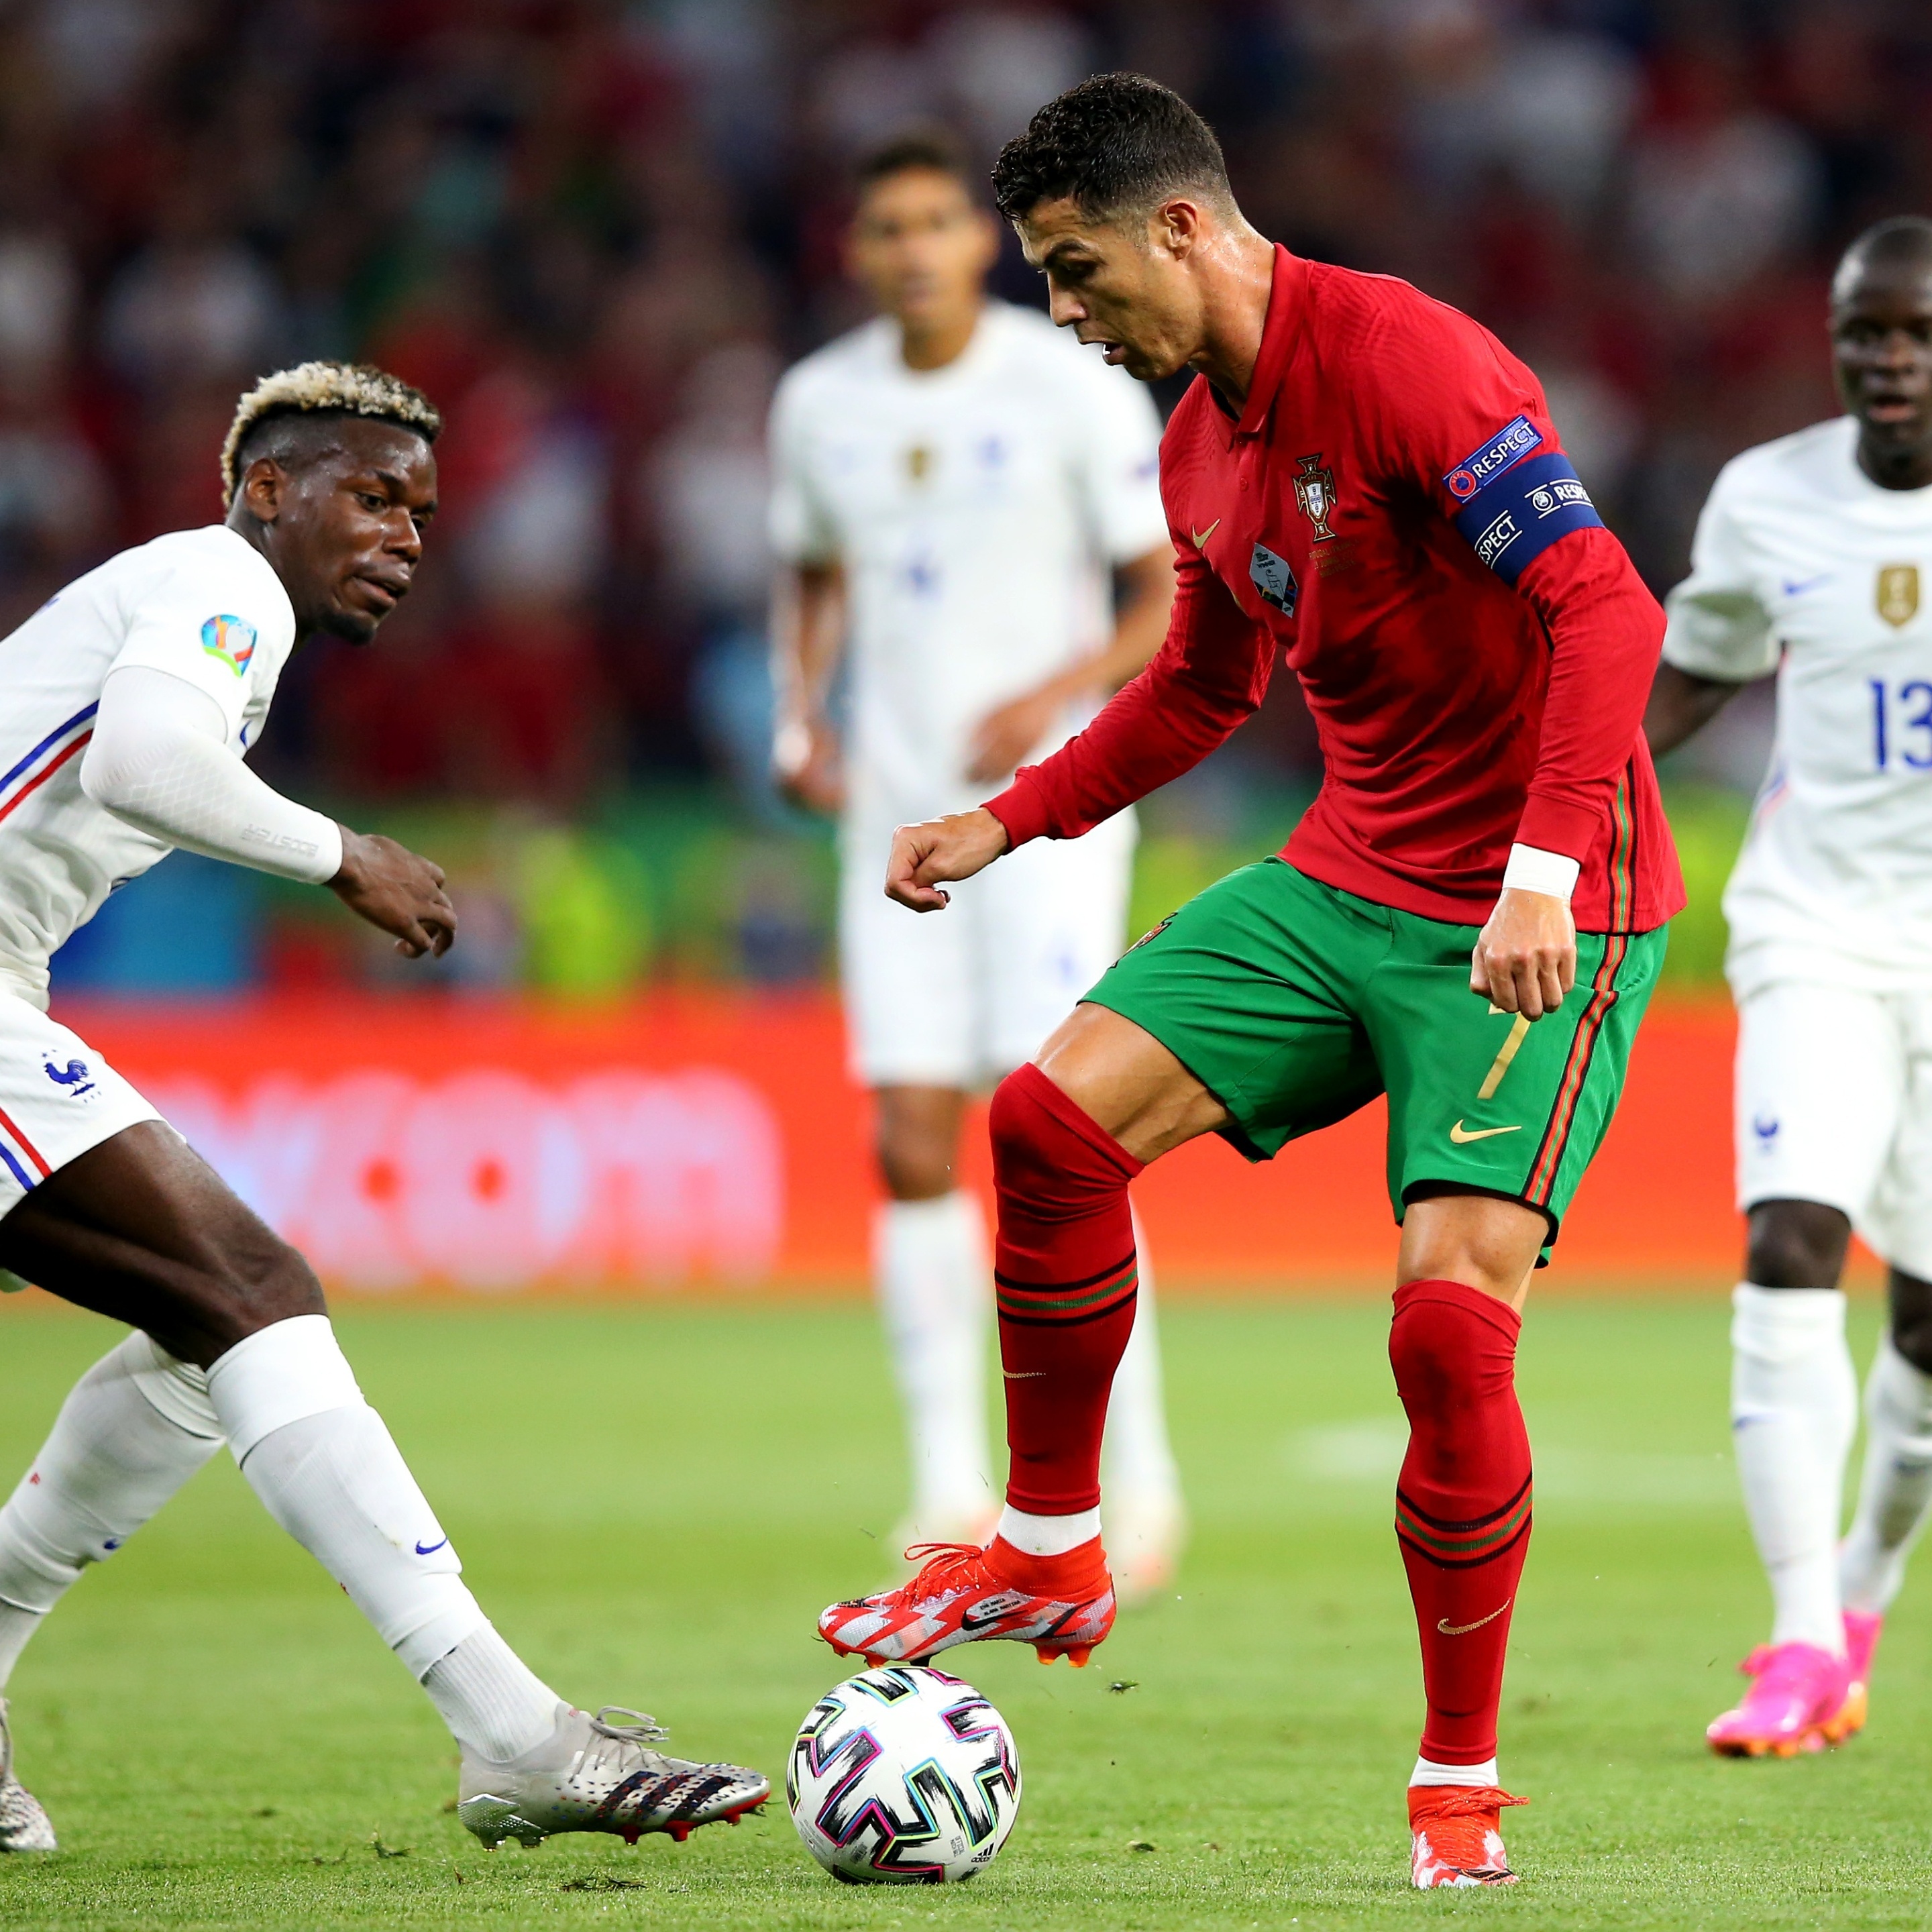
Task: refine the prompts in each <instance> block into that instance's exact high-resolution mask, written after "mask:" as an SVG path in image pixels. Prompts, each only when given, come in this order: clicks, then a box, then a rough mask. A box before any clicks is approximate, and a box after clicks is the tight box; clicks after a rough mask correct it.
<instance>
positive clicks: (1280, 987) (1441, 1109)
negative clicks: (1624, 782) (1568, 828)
mask: <svg viewBox="0 0 1932 1932" xmlns="http://www.w3.org/2000/svg"><path fill="white" fill-rule="evenodd" d="M1479 930H1480V929H1479V928H1478V927H1475V926H1450V925H1447V924H1445V922H1442V920H1440V919H1423V918H1421V917H1418V916H1417V915H1416V914H1415V913H1406V912H1397V910H1394V908H1393V907H1389V906H1384V905H1377V904H1375V903H1373V901H1370V900H1368V899H1363V898H1356V897H1355V895H1354V894H1353V893H1352V892H1340V891H1338V890H1337V889H1336V888H1335V887H1334V886H1325V885H1322V884H1319V883H1317V882H1316V880H1313V879H1311V878H1310V877H1307V874H1304V873H1301V872H1298V871H1296V870H1295V868H1294V867H1293V866H1292V865H1289V864H1288V863H1286V862H1285V861H1284V860H1283V859H1263V860H1262V862H1260V864H1259V865H1246V866H1244V867H1243V868H1241V871H1238V872H1235V873H1231V874H1229V876H1228V877H1226V878H1225V879H1223V880H1221V881H1220V883H1218V884H1217V885H1213V886H1209V887H1208V889H1207V890H1206V891H1205V892H1202V893H1201V894H1200V895H1199V897H1197V898H1193V899H1190V901H1188V903H1187V904H1186V905H1184V906H1183V907H1181V910H1180V911H1178V913H1175V915H1174V916H1173V917H1172V919H1168V920H1167V921H1166V922H1164V923H1163V925H1161V926H1157V928H1156V929H1154V932H1151V933H1150V934H1148V936H1147V938H1145V939H1143V940H1142V941H1140V942H1139V944H1137V945H1136V946H1135V947H1132V948H1131V949H1130V950H1129V951H1128V952H1127V953H1126V954H1125V955H1124V956H1123V957H1122V958H1121V959H1120V960H1119V961H1118V962H1117V963H1116V964H1115V965H1114V966H1113V967H1112V968H1111V969H1110V970H1109V971H1108V973H1107V974H1106V976H1105V977H1104V978H1103V979H1102V980H1101V981H1100V983H1099V985H1097V986H1095V987H1094V989H1093V991H1092V992H1090V993H1089V994H1088V995H1087V998H1088V999H1089V1000H1090V1001H1092V1002H1093V1003H1094V1004H1095V1005H1097V1006H1103V1007H1109V1008H1111V1009H1112V1010H1113V1011H1114V1012H1115V1013H1120V1014H1121V1015H1123V1016H1124V1017H1126V1018H1127V1019H1130V1020H1132V1021H1133V1022H1134V1023H1135V1025H1136V1026H1140V1027H1144V1028H1145V1029H1146V1030H1147V1031H1148V1032H1149V1033H1151V1034H1153V1035H1154V1038H1155V1039H1157V1040H1159V1041H1160V1043H1161V1044H1162V1045H1163V1046H1165V1047H1166V1048H1167V1049H1169V1052H1172V1053H1173V1054H1174V1055H1175V1056H1176V1057H1177V1058H1178V1059H1179V1060H1180V1061H1181V1062H1182V1064H1184V1066H1186V1067H1187V1069H1188V1070H1189V1071H1190V1073H1193V1075H1194V1076H1196V1078H1197V1079H1199V1080H1201V1081H1202V1082H1203V1083H1204V1084H1205V1085H1206V1086H1207V1087H1208V1088H1209V1090H1210V1091H1211V1092H1212V1093H1213V1094H1214V1095H1215V1097H1216V1098H1217V1099H1218V1100H1220V1102H1221V1103H1222V1105H1223V1106H1225V1107H1226V1109H1228V1112H1229V1115H1231V1116H1232V1118H1231V1119H1230V1121H1229V1123H1228V1124H1227V1125H1226V1127H1223V1129H1222V1130H1221V1132H1222V1133H1223V1136H1225V1137H1226V1139H1228V1140H1229V1141H1230V1142H1232V1143H1233V1145H1235V1147H1237V1148H1239V1149H1240V1150H1241V1152H1242V1153H1243V1154H1246V1155H1247V1157H1248V1158H1249V1159H1250V1160H1268V1159H1269V1158H1271V1157H1272V1156H1274V1154H1277V1153H1279V1152H1280V1150H1281V1148H1282V1147H1283V1145H1284V1144H1285V1143H1286V1142H1289V1141H1292V1140H1293V1139H1295V1137H1296V1136H1298V1135H1300V1134H1307V1133H1313V1132H1314V1131H1315V1130H1316V1128H1317V1127H1327V1126H1328V1125H1329V1124H1331V1122H1333V1121H1339V1120H1340V1119H1342V1118H1343V1116H1344V1115H1349V1114H1352V1113H1353V1112H1355V1109H1357V1108H1358V1107H1361V1106H1366V1105H1367V1103H1369V1102H1370V1101H1371V1100H1373V1099H1374V1098H1375V1097H1376V1095H1377V1094H1384V1093H1385V1094H1388V1102H1389V1129H1388V1191H1389V1200H1390V1202H1391V1205H1392V1206H1393V1207H1394V1210H1395V1217H1396V1219H1397V1221H1400V1220H1401V1219H1402V1217H1403V1211H1404V1209H1405V1208H1406V1205H1407V1204H1408V1203H1409V1202H1410V1201H1411V1200H1412V1199H1415V1197H1416V1196H1417V1195H1418V1193H1429V1192H1430V1191H1432V1190H1433V1187H1436V1186H1439V1185H1441V1184H1445V1183H1446V1184H1448V1185H1449V1186H1450V1187H1452V1188H1468V1189H1472V1190H1475V1191H1476V1192H1478V1193H1486V1194H1497V1195H1502V1196H1507V1197H1508V1198H1509V1199H1512V1200H1517V1201H1522V1202H1526V1203H1527V1204H1528V1205H1530V1206H1531V1207H1533V1208H1541V1209H1542V1210H1543V1211H1544V1213H1545V1214H1547V1215H1548V1216H1549V1217H1550V1238H1551V1239H1552V1240H1554V1239H1555V1238H1556V1230H1557V1228H1558V1226H1559V1225H1560V1223H1562V1218H1563V1213H1564V1210H1565V1208H1568V1205H1569V1204H1570V1197H1571V1196H1572V1195H1573V1194H1574V1193H1576V1191H1577V1183H1578V1182H1579V1181H1581V1180H1582V1178H1583V1170H1584V1169H1586V1167H1588V1166H1589V1164H1590V1161H1591V1159H1592V1157H1593V1156H1594V1155H1595V1153H1596V1151H1597V1149H1598V1147H1599V1146H1600V1145H1601V1144H1602V1142H1603V1138H1604V1132H1605V1130H1607V1128H1608V1127H1609V1126H1610V1116H1611V1115H1613V1113H1614V1112H1616V1105H1617V1098H1618V1096H1619V1094H1621V1093H1622V1091H1623V1084H1624V1070H1625V1067H1627V1066H1628V1064H1629V1061H1630V1050H1631V1042H1632V1040H1634V1038H1635V1037H1636V1035H1637V1022H1639V1021H1640V1019H1643V1010H1644V1008H1645V1007H1646V1005H1647V1004H1649V999H1650V995H1651V989H1652V988H1653V987H1654V986H1655V985H1656V984H1657V975H1658V971H1659V969H1660V968H1661V967H1662V965H1663V964H1664V941H1665V935H1664V929H1662V928H1659V929H1658V930H1657V931H1655V932H1639V933H1610V934H1604V933H1601V932H1586V933H1579V934H1578V935H1577V986H1576V990H1575V991H1574V992H1573V993H1571V995H1569V996H1568V998H1566V999H1565V1001H1564V1002H1563V1004H1562V1007H1561V1008H1560V1009H1559V1010H1558V1011H1557V1012H1556V1013H1551V1014H1548V1015H1546V1016H1544V1018H1543V1019H1540V1020H1538V1021H1535V1022H1526V1021H1524V1020H1522V1019H1519V1018H1517V1017H1515V1016H1512V1015H1510V1014H1508V1013H1500V1012H1499V1011H1498V1010H1497V1009H1496V1007H1493V1006H1491V1005H1490V1004H1489V1002H1488V1001H1486V1000H1484V999H1483V998H1481V996H1480V995H1476V994H1473V993H1472V992H1470V991H1469V955H1470V952H1471V950H1472V948H1473V947H1475V943H1476V938H1477V935H1478V932H1479Z"/></svg>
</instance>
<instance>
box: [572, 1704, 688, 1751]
mask: <svg viewBox="0 0 1932 1932" xmlns="http://www.w3.org/2000/svg"><path fill="white" fill-rule="evenodd" d="M612 1718H629V1719H630V1720H631V1722H630V1723H628V1724H613V1723H611V1722H610V1720H611V1719H612ZM590 1729H591V1731H592V1733H593V1734H594V1735H595V1736H597V1737H599V1738H601V1739H604V1740H605V1743H604V1745H602V1746H600V1747H598V1749H597V1751H596V1752H595V1755H596V1756H598V1757H604V1756H606V1755H607V1753H608V1748H609V1747H610V1746H611V1745H615V1746H616V1755H617V1757H619V1759H620V1760H621V1758H622V1756H623V1754H624V1753H625V1751H627V1750H628V1751H637V1752H639V1753H640V1754H643V1755H644V1756H646V1757H649V1756H651V1755H653V1754H652V1753H651V1752H650V1751H649V1747H650V1746H651V1745H657V1744H661V1743H662V1742H664V1739H666V1738H667V1737H669V1736H670V1733H669V1732H668V1731H667V1730H665V1729H664V1727H663V1725H661V1724H659V1723H658V1721H657V1720H656V1719H655V1718H653V1717H652V1716H651V1715H650V1714H649V1712H646V1711H633V1710H631V1709H628V1707H627V1706H625V1705H622V1704H606V1705H604V1706H602V1707H601V1709H599V1710H598V1713H597V1715H596V1716H595V1717H594V1718H592V1719H591V1721H590Z"/></svg>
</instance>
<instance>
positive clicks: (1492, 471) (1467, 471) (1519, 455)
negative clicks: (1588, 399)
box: [1442, 416, 1543, 503]
mask: <svg viewBox="0 0 1932 1932" xmlns="http://www.w3.org/2000/svg"><path fill="white" fill-rule="evenodd" d="M1542 447H1543V432H1542V431H1541V430H1540V429H1538V428H1537V426H1536V425H1535V424H1534V423H1533V422H1531V421H1530V419H1529V417H1527V416H1518V417H1517V419H1516V421H1515V422H1513V423H1508V424H1506V425H1505V426H1504V427H1503V428H1502V430H1501V431H1499V432H1498V433H1497V434H1496V436H1494V437H1492V438H1491V439H1490V441H1489V442H1487V443H1484V446H1482V448H1481V449H1478V450H1475V451H1474V452H1472V453H1471V454H1470V455H1467V456H1466V457H1464V458H1463V460H1462V461H1461V462H1460V463H1457V466H1455V468H1454V469H1452V470H1451V471H1450V472H1449V473H1448V475H1446V476H1445V477H1444V478H1443V479H1442V485H1443V487H1444V488H1445V489H1446V490H1448V492H1449V493H1450V495H1451V496H1454V498H1455V499H1456V500H1457V502H1459V503H1466V502H1468V501H1469V499H1470V498H1471V497H1472V496H1474V495H1475V493H1476V492H1477V491H1478V490H1483V489H1487V487H1489V485H1490V484H1492V483H1493V482H1494V481H1496V478H1498V477H1499V476H1500V475H1502V473H1503V472H1504V471H1505V469H1514V468H1515V467H1516V466H1517V464H1518V463H1520V462H1521V461H1522V460H1523V458H1525V457H1526V456H1527V455H1529V454H1530V452H1532V450H1537V449H1541V448H1542Z"/></svg>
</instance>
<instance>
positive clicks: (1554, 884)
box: [1503, 845, 1583, 905]
mask: <svg viewBox="0 0 1932 1932" xmlns="http://www.w3.org/2000/svg"><path fill="white" fill-rule="evenodd" d="M1582 870H1583V867H1582V866H1581V865H1579V864H1578V863H1577V861H1576V860H1575V859H1568V858H1565V856H1564V855H1563V854H1562V853H1561V852H1546V851H1544V850H1543V848H1542V847H1541V846H1538V845H1512V846H1511V847H1510V855H1509V863H1508V865H1505V867H1504V868H1503V890H1504V891H1505V892H1547V893H1548V894H1549V895H1550V897H1551V898H1553V899H1561V900H1562V901H1563V902H1564V904H1566V905H1567V904H1569V902H1570V895H1571V893H1572V892H1574V891H1575V890H1576V889H1577V874H1578V873H1579V872H1580V871H1582Z"/></svg>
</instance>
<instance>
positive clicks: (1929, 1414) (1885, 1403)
mask: <svg viewBox="0 0 1932 1932" xmlns="http://www.w3.org/2000/svg"><path fill="white" fill-rule="evenodd" d="M1928 1508H1932V1376H1927V1375H1925V1374H1924V1373H1921V1371H1920V1370H1918V1369H1915V1368H1914V1367H1912V1364H1910V1363H1909V1362H1908V1361H1906V1359H1905V1358H1904V1357H1903V1355H1900V1353H1899V1352H1898V1351H1897V1349H1894V1347H1893V1346H1892V1345H1891V1337H1889V1336H1887V1337H1886V1338H1885V1340H1883V1341H1882V1342H1881V1343H1879V1349H1878V1355H1877V1358H1876V1360H1874V1361H1873V1364H1872V1369H1871V1376H1870V1379H1869V1380H1868V1381H1867V1382H1866V1384H1865V1467H1864V1480H1863V1481H1862V1482H1861V1484H1859V1487H1858V1513H1857V1514H1856V1515H1855V1516H1854V1517H1852V1527H1851V1529H1850V1532H1849V1534H1848V1535H1846V1538H1845V1542H1844V1547H1843V1549H1842V1550H1841V1551H1840V1552H1839V1559H1838V1577H1839V1582H1840V1584H1841V1587H1842V1589H1843V1595H1844V1601H1845V1607H1846V1610H1861V1611H1864V1612H1866V1613H1871V1612H1873V1611H1879V1610H1885V1609H1886V1608H1887V1607H1888V1606H1889V1605H1890V1604H1891V1600H1892V1598H1894V1597H1895V1596H1897V1595H1898V1587H1899V1586H1900V1584H1901V1583H1903V1582H1904V1580H1905V1559H1906V1557H1908V1556H1909V1555H1910V1554H1911V1553H1912V1544H1914V1543H1915V1542H1916V1541H1918V1532H1920V1531H1921V1529H1924V1526H1925V1518H1926V1515H1927V1510H1928ZM0 1682H4V1680H3V1679H0Z"/></svg>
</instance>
